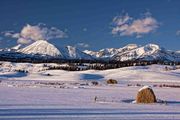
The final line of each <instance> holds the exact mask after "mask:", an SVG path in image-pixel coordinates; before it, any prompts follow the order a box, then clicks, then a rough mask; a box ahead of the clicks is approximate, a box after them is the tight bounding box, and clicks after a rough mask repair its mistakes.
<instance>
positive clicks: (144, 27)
mask: <svg viewBox="0 0 180 120" xmlns="http://www.w3.org/2000/svg"><path fill="white" fill-rule="evenodd" d="M112 25H113V28H112V31H111V32H112V34H113V35H120V36H136V37H137V38H139V37H142V36H143V35H144V34H148V33H150V32H153V31H155V30H156V29H157V28H158V27H159V23H158V22H157V20H156V19H155V18H153V17H152V16H151V14H149V13H148V14H147V13H146V14H144V16H143V17H142V18H138V19H134V18H133V17H131V16H129V15H128V13H126V14H124V15H120V16H116V17H114V18H113V22H112Z"/></svg>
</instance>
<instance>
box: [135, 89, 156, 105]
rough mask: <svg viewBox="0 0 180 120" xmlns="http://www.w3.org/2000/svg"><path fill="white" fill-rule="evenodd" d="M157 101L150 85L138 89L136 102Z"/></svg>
mask: <svg viewBox="0 0 180 120" xmlns="http://www.w3.org/2000/svg"><path fill="white" fill-rule="evenodd" d="M155 102H157V100H156V96H155V94H154V92H153V90H152V88H151V87H149V86H144V87H143V88H141V89H140V90H139V91H138V94H137V96H136V103H155Z"/></svg>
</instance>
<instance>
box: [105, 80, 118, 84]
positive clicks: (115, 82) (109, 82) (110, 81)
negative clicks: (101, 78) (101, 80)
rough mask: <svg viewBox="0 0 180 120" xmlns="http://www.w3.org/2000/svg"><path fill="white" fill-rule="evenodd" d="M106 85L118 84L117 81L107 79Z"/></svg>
mask: <svg viewBox="0 0 180 120" xmlns="http://www.w3.org/2000/svg"><path fill="white" fill-rule="evenodd" d="M106 83H107V84H118V82H117V80H114V79H109V80H107V81H106Z"/></svg>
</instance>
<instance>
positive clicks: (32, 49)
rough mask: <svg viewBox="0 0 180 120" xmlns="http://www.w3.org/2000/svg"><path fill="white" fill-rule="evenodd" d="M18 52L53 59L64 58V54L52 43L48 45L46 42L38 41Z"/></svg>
mask: <svg viewBox="0 0 180 120" xmlns="http://www.w3.org/2000/svg"><path fill="white" fill-rule="evenodd" d="M18 52H20V53H24V54H32V55H34V54H35V55H36V54H39V55H43V56H52V57H62V56H63V55H62V53H61V52H60V51H59V50H58V49H57V48H56V47H55V46H54V45H52V44H51V43H48V42H47V41H45V40H38V41H36V42H34V43H32V44H31V45H29V46H27V47H25V48H22V49H19V50H18Z"/></svg>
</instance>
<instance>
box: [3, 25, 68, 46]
mask: <svg viewBox="0 0 180 120" xmlns="http://www.w3.org/2000/svg"><path fill="white" fill-rule="evenodd" d="M4 35H5V36H7V37H12V38H17V39H18V40H17V42H18V43H21V44H28V43H30V42H32V41H37V40H50V39H56V38H66V37H67V34H66V33H65V32H63V31H62V30H60V29H57V28H55V27H50V28H48V27H46V25H45V24H39V25H29V24H27V25H26V26H24V27H23V28H22V30H21V32H20V33H14V32H13V31H6V32H4Z"/></svg>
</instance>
